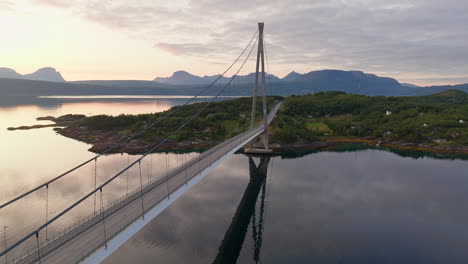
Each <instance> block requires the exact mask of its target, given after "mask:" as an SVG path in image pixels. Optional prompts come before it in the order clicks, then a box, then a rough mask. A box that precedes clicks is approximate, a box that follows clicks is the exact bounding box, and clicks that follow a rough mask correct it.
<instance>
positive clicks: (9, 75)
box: [0, 67, 23, 79]
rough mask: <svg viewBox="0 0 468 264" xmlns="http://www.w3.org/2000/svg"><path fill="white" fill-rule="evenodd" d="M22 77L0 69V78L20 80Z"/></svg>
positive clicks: (11, 70)
mask: <svg viewBox="0 0 468 264" xmlns="http://www.w3.org/2000/svg"><path fill="white" fill-rule="evenodd" d="M22 77H23V76H22V75H21V74H19V73H17V72H16V71H15V70H13V69H10V68H5V67H0V78H10V79H21V78H22Z"/></svg>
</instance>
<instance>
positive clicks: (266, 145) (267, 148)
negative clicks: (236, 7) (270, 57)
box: [244, 23, 272, 154]
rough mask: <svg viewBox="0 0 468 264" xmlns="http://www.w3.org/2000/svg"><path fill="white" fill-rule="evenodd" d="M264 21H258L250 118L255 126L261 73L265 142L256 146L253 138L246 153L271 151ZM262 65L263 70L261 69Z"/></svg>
mask: <svg viewBox="0 0 468 264" xmlns="http://www.w3.org/2000/svg"><path fill="white" fill-rule="evenodd" d="M264 25H265V24H264V23H258V50H257V63H256V66H255V86H254V89H253V96H252V116H251V119H250V129H253V128H254V127H255V121H256V120H255V115H256V109H257V92H258V82H259V80H258V78H259V77H260V75H261V78H262V92H263V96H262V103H263V127H264V130H265V132H264V133H263V134H261V135H260V140H261V142H262V143H263V147H264V148H263V149H258V148H254V143H255V140H256V139H254V140H252V141H251V142H250V144H249V147H248V148H247V149H245V150H244V151H245V152H246V153H252V154H268V153H271V152H272V151H271V149H270V139H269V137H268V121H267V115H268V113H267V97H266V87H265V56H264V49H263V28H264ZM260 66H261V67H262V68H261V71H260Z"/></svg>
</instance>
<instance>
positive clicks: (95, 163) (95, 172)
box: [94, 159, 97, 215]
mask: <svg viewBox="0 0 468 264" xmlns="http://www.w3.org/2000/svg"><path fill="white" fill-rule="evenodd" d="M96 188H97V159H95V160H94V189H96ZM96 195H97V194H96V193H94V215H96Z"/></svg>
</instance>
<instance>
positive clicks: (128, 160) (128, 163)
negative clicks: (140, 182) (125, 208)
mask: <svg viewBox="0 0 468 264" xmlns="http://www.w3.org/2000/svg"><path fill="white" fill-rule="evenodd" d="M129 165H130V155H129V154H128V153H127V167H128V166H129ZM128 174H130V168H129V169H128V170H127V196H128Z"/></svg>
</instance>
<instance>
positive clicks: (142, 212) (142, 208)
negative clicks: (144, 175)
mask: <svg viewBox="0 0 468 264" xmlns="http://www.w3.org/2000/svg"><path fill="white" fill-rule="evenodd" d="M138 168H139V170H140V198H141V215H142V216H143V219H144V218H145V207H144V205H143V180H142V179H141V161H138Z"/></svg>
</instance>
